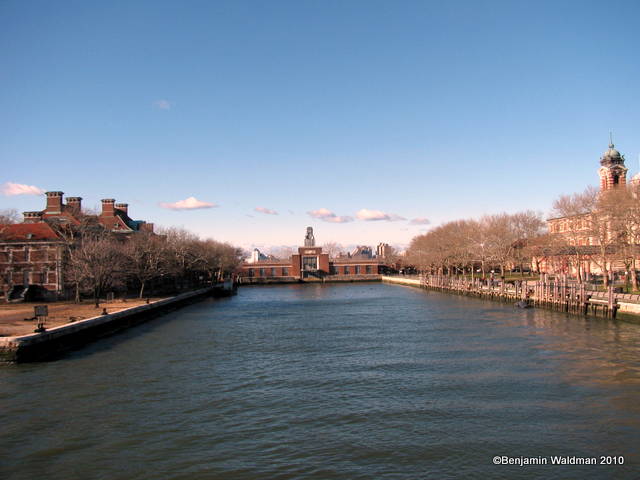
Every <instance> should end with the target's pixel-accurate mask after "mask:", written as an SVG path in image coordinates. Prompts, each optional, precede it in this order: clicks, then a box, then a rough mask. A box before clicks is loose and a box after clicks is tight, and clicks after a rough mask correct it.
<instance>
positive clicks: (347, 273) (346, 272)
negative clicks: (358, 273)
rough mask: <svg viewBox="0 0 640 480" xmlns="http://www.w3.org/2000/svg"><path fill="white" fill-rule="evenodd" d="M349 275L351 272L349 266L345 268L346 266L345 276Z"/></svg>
mask: <svg viewBox="0 0 640 480" xmlns="http://www.w3.org/2000/svg"><path fill="white" fill-rule="evenodd" d="M349 273H350V272H349V265H345V266H344V274H345V275H349Z"/></svg>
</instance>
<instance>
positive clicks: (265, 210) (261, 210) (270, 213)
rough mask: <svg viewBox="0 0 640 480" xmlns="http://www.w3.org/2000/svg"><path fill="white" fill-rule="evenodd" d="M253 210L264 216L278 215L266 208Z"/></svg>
mask: <svg viewBox="0 0 640 480" xmlns="http://www.w3.org/2000/svg"><path fill="white" fill-rule="evenodd" d="M253 210H254V211H256V212H258V213H264V214H265V215H278V212H276V211H275V210H271V209H270V208H267V207H256V208H254V209H253Z"/></svg>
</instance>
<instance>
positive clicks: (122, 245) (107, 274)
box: [54, 216, 243, 301]
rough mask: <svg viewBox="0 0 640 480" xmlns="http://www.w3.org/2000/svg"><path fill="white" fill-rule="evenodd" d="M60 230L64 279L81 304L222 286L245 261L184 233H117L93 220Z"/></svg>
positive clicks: (230, 249) (233, 251)
mask: <svg viewBox="0 0 640 480" xmlns="http://www.w3.org/2000/svg"><path fill="white" fill-rule="evenodd" d="M54 228H55V230H56V231H57V233H58V234H59V236H60V237H61V238H62V239H63V241H64V244H63V248H64V249H65V252H64V255H63V259H64V261H63V270H64V278H65V283H66V284H67V286H68V288H70V289H72V290H73V296H74V298H75V300H76V301H79V300H80V298H81V295H82V294H83V293H84V294H87V293H91V294H92V296H93V297H94V299H95V300H96V301H97V300H98V299H99V298H100V296H101V295H103V294H104V293H105V292H108V291H113V290H119V291H128V290H131V289H133V288H135V289H136V290H137V294H138V296H139V297H140V298H142V297H143V296H144V294H145V293H146V292H147V291H148V290H149V289H153V287H154V286H155V287H162V288H163V289H165V290H166V289H171V290H174V291H178V290H182V289H185V288H193V287H195V286H198V285H203V284H206V283H212V282H217V281H220V280H221V279H222V278H223V277H224V276H225V275H229V274H231V273H232V272H233V271H235V270H236V269H237V267H238V266H239V265H240V263H241V262H242V259H243V252H242V250H240V249H239V248H236V247H234V246H233V245H230V244H228V243H223V242H218V241H215V240H212V239H204V240H203V239H200V238H199V237H197V236H196V235H194V234H193V233H191V232H189V231H187V230H184V229H182V228H167V229H164V230H160V231H159V232H158V234H154V233H148V232H136V233H133V234H116V233H110V232H106V231H105V230H104V229H103V228H102V227H100V226H99V225H97V223H96V222H95V219H94V218H92V217H91V216H86V217H84V218H82V221H81V225H78V226H71V225H68V224H58V225H54Z"/></svg>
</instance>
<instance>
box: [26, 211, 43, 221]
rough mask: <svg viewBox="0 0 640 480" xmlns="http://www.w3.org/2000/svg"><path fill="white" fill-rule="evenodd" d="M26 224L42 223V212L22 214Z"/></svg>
mask: <svg viewBox="0 0 640 480" xmlns="http://www.w3.org/2000/svg"><path fill="white" fill-rule="evenodd" d="M22 215H24V223H38V222H41V221H42V212H22Z"/></svg>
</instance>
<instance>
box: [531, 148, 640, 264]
mask: <svg viewBox="0 0 640 480" xmlns="http://www.w3.org/2000/svg"><path fill="white" fill-rule="evenodd" d="M627 172H628V169H627V168H626V166H625V158H624V155H621V154H620V152H619V151H618V150H616V149H615V145H614V144H613V142H610V143H609V148H608V150H606V151H605V152H604V154H603V155H602V156H601V157H600V168H599V169H598V177H599V179H600V182H599V185H600V192H606V191H608V190H611V189H614V188H625V187H626V186H627V185H639V184H640V173H639V174H636V175H635V176H634V177H633V178H632V179H631V181H630V182H627ZM592 218H593V215H592V214H591V213H583V214H580V215H573V216H570V217H558V218H550V219H548V220H547V227H548V230H549V234H551V238H554V237H555V238H556V239H562V241H561V242H559V243H560V244H562V246H560V247H553V246H551V247H550V248H549V254H548V255H544V256H541V257H540V256H539V257H535V258H534V259H533V263H534V265H537V266H538V269H539V270H540V271H541V272H543V273H552V274H555V273H567V274H569V275H576V274H577V273H578V270H580V272H582V273H584V274H587V275H589V274H596V275H599V274H601V273H602V271H603V269H602V267H601V266H600V265H598V264H597V263H596V262H594V261H593V260H592V257H593V255H594V253H595V252H596V249H597V248H598V245H600V242H599V240H598V238H596V237H595V236H594V235H593V233H592V229H591V226H592V223H593V222H592ZM609 235H610V232H609V233H607V236H608V238H611V237H610V236H609ZM576 257H580V258H581V260H580V262H579V263H580V264H579V265H575V263H576V262H575V260H573V259H574V258H576ZM570 259H571V260H572V261H570ZM610 269H611V270H614V271H615V270H624V265H623V264H621V263H620V264H619V265H618V264H615V265H610Z"/></svg>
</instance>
